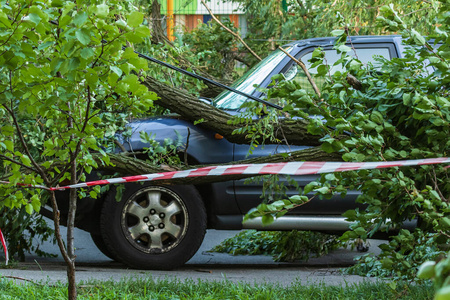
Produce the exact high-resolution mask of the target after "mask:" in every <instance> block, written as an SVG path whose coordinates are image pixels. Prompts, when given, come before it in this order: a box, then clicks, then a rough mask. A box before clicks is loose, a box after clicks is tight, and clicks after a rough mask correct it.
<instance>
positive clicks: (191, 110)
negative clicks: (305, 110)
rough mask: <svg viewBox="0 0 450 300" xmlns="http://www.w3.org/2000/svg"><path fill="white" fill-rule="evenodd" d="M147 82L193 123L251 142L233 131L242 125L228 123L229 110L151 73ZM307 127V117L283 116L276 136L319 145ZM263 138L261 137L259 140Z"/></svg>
mask: <svg viewBox="0 0 450 300" xmlns="http://www.w3.org/2000/svg"><path fill="white" fill-rule="evenodd" d="M144 84H145V85H146V86H147V88H148V89H149V90H150V91H153V92H155V93H156V94H157V95H158V96H159V97H160V100H158V101H157V104H158V105H160V106H162V107H165V108H168V109H170V110H171V111H172V112H174V113H177V114H179V115H181V116H183V118H185V119H187V120H189V121H192V122H194V121H197V120H200V119H203V120H204V122H202V123H200V124H199V126H202V127H206V128H208V129H211V130H213V131H216V132H217V133H219V134H220V135H223V136H224V137H225V138H226V139H227V140H228V141H230V142H232V143H238V144H248V143H249V142H251V139H250V138H249V137H248V136H247V134H246V133H244V134H233V131H234V130H236V129H238V128H240V127H241V126H239V125H233V124H231V123H229V122H228V121H229V120H231V119H232V116H231V115H230V114H228V113H227V112H225V111H223V110H220V109H217V108H215V107H213V106H212V105H209V104H207V103H204V102H202V101H200V100H198V99H197V98H196V97H195V96H192V95H190V94H188V93H187V92H185V91H183V90H180V89H175V88H174V87H171V86H169V85H167V84H164V83H161V82H159V81H158V80H156V79H155V78H153V77H151V76H148V77H147V78H146V80H145V81H144ZM307 126H308V122H307V121H305V120H289V119H283V120H281V121H280V122H279V129H280V130H274V132H275V138H277V139H279V140H285V141H287V143H289V144H292V145H305V146H318V145H320V144H321V143H320V141H319V139H320V138H321V137H320V136H317V135H312V134H310V133H308V130H307ZM261 141H262V140H259V142H261Z"/></svg>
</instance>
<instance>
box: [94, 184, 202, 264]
mask: <svg viewBox="0 0 450 300" xmlns="http://www.w3.org/2000/svg"><path fill="white" fill-rule="evenodd" d="M115 196H116V193H115V192H114V189H113V190H112V191H110V193H109V194H108V196H107V197H106V200H105V202H104V204H103V208H102V211H101V217H100V226H101V233H102V237H103V240H104V242H105V245H106V247H107V248H108V250H109V252H110V253H111V254H112V256H113V257H116V258H117V259H118V260H119V261H121V262H123V263H125V264H127V265H128V266H130V267H132V268H137V269H165V270H167V269H173V268H176V267H178V266H181V265H183V264H184V263H185V262H186V261H188V260H189V259H190V258H191V257H192V256H193V255H194V254H195V253H196V252H197V250H198V248H199V247H200V245H201V243H202V241H203V238H204V235H205V231H206V212H205V207H204V204H203V202H202V200H201V197H200V195H199V193H198V192H197V190H196V189H195V188H194V187H193V186H164V185H151V184H148V183H147V184H144V185H141V184H138V183H136V184H127V185H126V187H125V190H124V191H123V195H122V197H121V199H122V200H121V201H120V202H117V201H116V199H115V198H116V197H115Z"/></svg>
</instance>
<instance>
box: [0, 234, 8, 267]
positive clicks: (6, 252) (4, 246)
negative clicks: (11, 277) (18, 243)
mask: <svg viewBox="0 0 450 300" xmlns="http://www.w3.org/2000/svg"><path fill="white" fill-rule="evenodd" d="M0 241H1V242H2V245H3V251H4V252H5V260H6V265H8V261H9V257H8V248H7V247H6V241H5V237H4V236H3V233H2V230H1V229H0Z"/></svg>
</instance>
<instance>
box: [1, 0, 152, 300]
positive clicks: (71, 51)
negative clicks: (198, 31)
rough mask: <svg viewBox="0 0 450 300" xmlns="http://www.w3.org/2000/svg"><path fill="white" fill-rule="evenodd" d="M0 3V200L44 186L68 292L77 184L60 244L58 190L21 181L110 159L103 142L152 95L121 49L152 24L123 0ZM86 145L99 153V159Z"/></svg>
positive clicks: (54, 180) (75, 171)
mask: <svg viewBox="0 0 450 300" xmlns="http://www.w3.org/2000/svg"><path fill="white" fill-rule="evenodd" d="M0 5H1V6H0V30H1V32H2V33H1V35H0V120H1V124H2V126H1V129H0V149H1V151H0V159H1V161H2V163H3V165H2V169H3V172H4V173H5V174H7V177H8V181H10V182H11V184H10V185H2V186H1V187H0V197H1V198H2V201H1V202H0V205H1V206H6V207H11V208H12V207H21V206H24V207H25V208H26V210H27V212H28V213H32V212H33V211H39V210H40V207H41V204H42V199H44V194H47V195H48V194H50V196H49V199H50V202H51V205H52V207H53V218H54V223H55V230H56V234H57V238H58V245H59V248H60V250H61V253H62V255H63V257H64V260H65V261H66V263H67V266H68V271H67V273H68V278H69V298H70V299H74V298H76V286H75V253H74V240H73V239H74V237H73V229H74V220H75V210H76V205H77V197H78V196H77V191H76V190H72V191H71V192H70V197H69V199H67V201H68V202H69V207H70V208H69V216H68V222H67V227H68V231H67V240H66V246H65V245H64V243H63V240H62V238H61V236H60V234H59V211H58V207H57V204H56V201H55V193H54V192H48V191H42V190H40V189H28V188H27V189H24V188H23V185H33V186H34V185H45V186H47V187H51V186H55V185H57V184H59V183H60V182H62V181H69V182H70V183H72V184H74V183H77V182H78V181H80V180H84V179H85V174H86V173H89V172H90V171H91V170H92V169H93V168H97V167H98V166H99V164H104V165H107V164H109V159H108V156H107V155H106V154H105V152H104V151H103V150H102V148H101V147H100V144H101V143H106V142H107V139H108V138H110V137H111V136H113V135H114V133H115V131H116V129H117V128H118V127H119V126H121V123H123V122H124V120H125V119H126V118H128V117H129V116H131V115H132V114H133V113H140V112H142V111H147V110H148V109H149V108H150V107H151V106H152V101H153V100H155V99H156V96H155V94H153V93H151V92H149V91H148V90H147V89H146V88H145V87H144V86H143V85H141V84H140V82H139V80H140V76H142V72H143V70H145V69H147V63H146V62H145V61H143V60H142V59H140V58H139V57H138V56H137V54H135V53H134V51H133V49H132V48H126V49H125V48H123V47H124V45H127V43H128V45H130V43H135V42H140V41H141V40H142V39H143V38H144V37H147V36H148V35H149V30H148V28H147V27H145V26H142V25H141V24H142V20H143V14H141V13H139V12H136V11H133V10H128V5H129V3H128V2H125V1H124V2H122V1H109V2H108V4H105V3H103V2H97V1H89V0H86V1H83V0H80V1H76V2H74V1H64V0H53V1H46V0H44V1H39V2H37V1H25V0H18V1H8V2H2V3H1V4H0ZM92 151H94V152H98V153H100V155H99V156H98V157H97V159H98V160H94V159H93V157H92V154H91V152H92ZM17 185H21V186H22V188H20V187H19V188H18V187H17ZM96 192H98V190H94V191H91V192H90V193H91V196H93V197H95V196H96ZM81 193H82V191H81Z"/></svg>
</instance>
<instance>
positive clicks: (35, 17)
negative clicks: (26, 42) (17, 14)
mask: <svg viewBox="0 0 450 300" xmlns="http://www.w3.org/2000/svg"><path fill="white" fill-rule="evenodd" d="M28 17H29V19H30V21H31V22H33V23H34V24H35V25H38V24H39V23H40V22H41V17H40V16H39V15H38V14H34V13H31V14H29V15H28Z"/></svg>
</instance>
